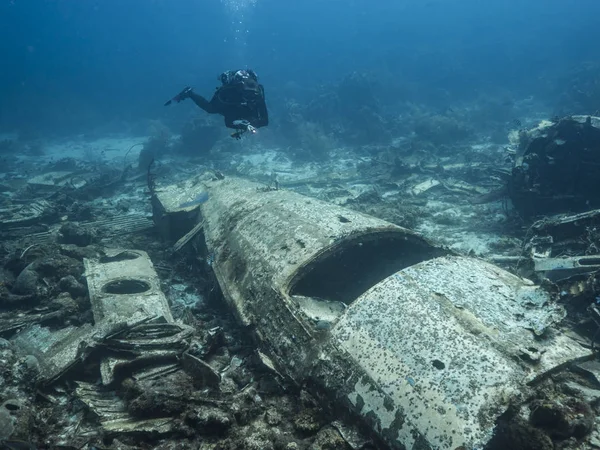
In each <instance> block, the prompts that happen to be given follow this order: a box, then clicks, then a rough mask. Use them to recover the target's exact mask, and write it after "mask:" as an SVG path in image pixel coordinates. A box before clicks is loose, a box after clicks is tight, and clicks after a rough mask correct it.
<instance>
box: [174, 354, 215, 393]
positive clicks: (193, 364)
mask: <svg viewBox="0 0 600 450" xmlns="http://www.w3.org/2000/svg"><path fill="white" fill-rule="evenodd" d="M181 362H182V366H183V369H184V370H185V371H186V372H187V373H188V374H190V375H191V376H192V377H193V378H194V379H195V380H198V381H199V383H200V384H201V385H202V386H209V387H213V388H216V387H218V386H219V383H220V382H221V375H219V373H218V372H217V371H215V370H214V369H213V368H212V367H211V366H210V365H208V364H207V363H205V362H204V361H202V360H201V359H200V358H196V357H195V356H194V355H190V354H189V353H187V352H186V353H184V354H183V356H182V358H181Z"/></svg>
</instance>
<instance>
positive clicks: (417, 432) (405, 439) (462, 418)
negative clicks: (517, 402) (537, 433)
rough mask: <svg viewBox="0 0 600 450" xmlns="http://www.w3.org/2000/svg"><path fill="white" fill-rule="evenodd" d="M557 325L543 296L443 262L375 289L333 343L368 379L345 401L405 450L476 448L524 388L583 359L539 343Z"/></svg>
mask: <svg viewBox="0 0 600 450" xmlns="http://www.w3.org/2000/svg"><path fill="white" fill-rule="evenodd" d="M563 317H564V311H563V310H562V308H561V307H559V306H557V305H555V304H553V303H552V301H551V299H550V297H549V295H548V293H547V292H545V291H544V290H542V289H541V288H539V287H537V286H533V285H531V283H529V282H527V281H525V280H523V279H521V278H518V277H515V276H513V275H511V274H509V273H507V272H505V271H503V270H502V269H499V268H498V267H495V266H493V265H491V264H489V263H486V262H483V261H481V260H477V259H474V258H464V257H443V258H437V259H433V260H430V261H426V262H423V263H420V264H417V265H414V266H412V267H409V268H407V269H404V270H402V271H400V272H398V273H396V274H394V275H392V276H391V277H388V278H387V279H386V280H384V281H382V282H380V283H379V284H377V285H376V286H375V287H373V288H372V289H371V290H369V291H368V292H367V293H365V294H364V295H363V296H361V297H360V298H359V299H357V300H356V301H355V302H354V303H353V304H352V305H350V307H349V308H348V309H347V310H346V312H345V313H344V314H343V316H342V317H341V318H340V319H339V321H338V323H337V324H336V325H335V326H334V328H333V329H332V337H333V339H335V340H336V341H337V343H338V345H339V347H341V348H342V349H344V350H345V351H346V352H347V354H348V355H349V356H351V357H352V358H353V359H354V360H355V361H356V362H357V363H358V365H359V366H360V367H362V368H363V370H364V372H365V374H367V375H368V377H367V378H361V379H358V380H356V381H355V382H354V386H353V389H351V390H350V391H349V394H348V399H349V401H350V403H351V404H352V405H354V406H355V407H356V408H357V410H359V412H360V414H362V415H373V416H375V417H377V418H378V421H379V423H380V426H381V429H382V431H383V430H385V432H386V434H387V435H388V436H394V438H395V439H396V440H397V442H398V443H402V444H403V445H405V446H406V447H407V448H412V445H413V444H414V442H415V439H416V436H422V437H423V438H424V439H425V440H426V441H427V443H428V444H429V445H430V446H432V448H457V447H459V446H461V445H465V446H466V447H467V448H473V447H478V446H480V445H483V444H484V443H485V442H487V440H488V439H489V438H490V437H491V434H492V431H493V428H494V425H495V420H496V418H497V417H498V416H499V415H500V414H501V413H502V412H504V410H505V409H506V407H507V406H508V402H509V401H510V400H511V399H513V398H515V395H516V394H518V393H519V391H521V390H522V389H524V388H525V387H526V385H527V382H528V381H530V380H531V379H533V378H534V377H536V376H538V375H541V374H543V373H544V372H546V371H548V370H551V369H553V368H555V367H557V366H559V365H560V364H562V363H564V362H567V361H569V360H572V359H576V358H579V357H585V356H587V355H589V351H588V350H585V349H584V348H583V347H581V346H579V345H578V344H577V343H576V342H574V341H571V342H568V341H565V340H558V341H557V340H556V339H554V338H552V337H547V338H540V337H538V336H542V335H543V334H544V333H545V332H546V331H548V327H549V326H550V325H552V324H553V323H555V322H557V321H559V320H560V319H562V318H563ZM367 380H370V381H367ZM399 413H400V414H401V416H402V420H398V414H399ZM459 430H462V431H461V432H458V431H459Z"/></svg>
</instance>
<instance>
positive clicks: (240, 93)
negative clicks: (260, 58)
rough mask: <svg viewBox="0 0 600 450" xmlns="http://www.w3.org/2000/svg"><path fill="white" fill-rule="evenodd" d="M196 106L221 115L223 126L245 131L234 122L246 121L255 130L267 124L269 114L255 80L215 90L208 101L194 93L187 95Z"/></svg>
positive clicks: (259, 85)
mask: <svg viewBox="0 0 600 450" xmlns="http://www.w3.org/2000/svg"><path fill="white" fill-rule="evenodd" d="M188 96H189V98H191V99H192V100H193V101H194V103H196V105H198V106H199V107H200V108H202V109H203V110H204V111H206V112H207V113H209V114H221V115H222V116H223V117H224V118H225V126H226V127H227V128H233V129H245V128H246V126H245V125H243V124H235V123H234V121H247V122H249V123H250V125H252V126H253V127H255V128H260V127H266V126H267V125H268V124H269V114H268V112H267V105H266V103H265V90H264V88H263V86H262V85H261V84H258V82H257V81H256V80H253V79H246V80H244V81H242V82H231V83H228V84H224V85H223V86H221V87H219V88H217V92H215V93H214V95H213V97H212V99H211V100H210V101H208V100H206V99H205V98H204V97H202V96H201V95H198V94H196V93H195V92H190V93H189V94H188Z"/></svg>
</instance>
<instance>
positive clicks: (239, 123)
mask: <svg viewBox="0 0 600 450" xmlns="http://www.w3.org/2000/svg"><path fill="white" fill-rule="evenodd" d="M232 123H233V125H234V126H235V127H236V128H237V129H239V130H244V131H249V132H250V133H256V128H254V127H253V126H252V125H250V122H248V121H247V120H234V121H233V122H232Z"/></svg>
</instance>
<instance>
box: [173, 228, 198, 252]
mask: <svg viewBox="0 0 600 450" xmlns="http://www.w3.org/2000/svg"><path fill="white" fill-rule="evenodd" d="M203 227H204V222H200V223H198V224H197V225H196V226H195V227H194V228H192V229H191V230H190V231H189V232H188V233H187V234H186V235H185V236H183V237H182V238H180V239H179V240H178V241H177V242H175V245H173V251H174V252H178V251H179V250H181V249H182V248H183V247H184V246H185V244H187V243H188V242H190V241H191V240H192V239H193V238H194V237H195V236H197V235H198V233H200V232H201V231H202V228H203Z"/></svg>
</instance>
